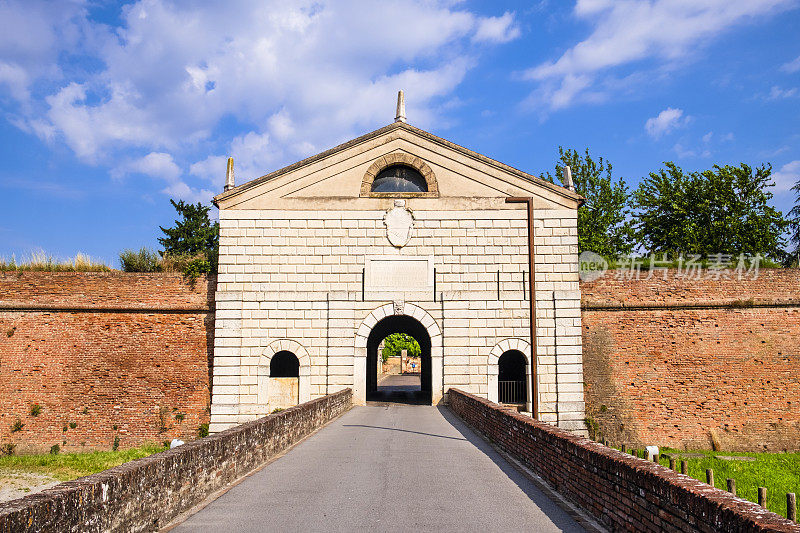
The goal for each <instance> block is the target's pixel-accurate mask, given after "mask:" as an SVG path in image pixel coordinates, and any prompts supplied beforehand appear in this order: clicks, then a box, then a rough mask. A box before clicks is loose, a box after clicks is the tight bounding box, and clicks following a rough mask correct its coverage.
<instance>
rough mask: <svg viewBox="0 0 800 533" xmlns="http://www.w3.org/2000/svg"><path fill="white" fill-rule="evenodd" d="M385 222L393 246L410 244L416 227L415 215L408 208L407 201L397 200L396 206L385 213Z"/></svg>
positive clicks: (398, 246)
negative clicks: (412, 231) (413, 229)
mask: <svg viewBox="0 0 800 533" xmlns="http://www.w3.org/2000/svg"><path fill="white" fill-rule="evenodd" d="M383 223H384V225H385V226H386V238H388V239H389V242H390V243H392V246H396V247H397V248H402V247H403V246H405V245H406V244H408V241H409V240H410V239H411V230H412V228H413V227H414V215H412V214H411V211H409V210H408V208H406V206H405V201H403V200H395V202H394V207H393V208H391V209H389V210H388V211H387V212H386V215H384V217H383Z"/></svg>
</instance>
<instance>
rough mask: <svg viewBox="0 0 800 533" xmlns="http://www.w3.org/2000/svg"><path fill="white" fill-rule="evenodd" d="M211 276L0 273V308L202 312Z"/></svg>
mask: <svg viewBox="0 0 800 533" xmlns="http://www.w3.org/2000/svg"><path fill="white" fill-rule="evenodd" d="M215 288H216V276H200V277H198V278H197V279H195V280H189V279H186V278H184V276H183V275H182V274H180V273H165V272H152V273H150V272H148V273H139V272H117V271H114V272H28V271H21V272H14V271H8V272H0V310H2V311H9V312H34V311H42V312H116V313H125V312H159V313H162V312H164V313H169V312H173V313H207V312H210V311H213V310H214V289H215Z"/></svg>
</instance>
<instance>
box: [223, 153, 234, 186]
mask: <svg viewBox="0 0 800 533" xmlns="http://www.w3.org/2000/svg"><path fill="white" fill-rule="evenodd" d="M234 187H235V185H234V184H233V158H232V157H229V158H228V170H227V171H226V172H225V190H226V191H227V190H230V189H233V188H234Z"/></svg>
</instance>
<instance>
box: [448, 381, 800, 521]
mask: <svg viewBox="0 0 800 533" xmlns="http://www.w3.org/2000/svg"><path fill="white" fill-rule="evenodd" d="M447 401H448V406H449V407H450V409H451V410H452V411H453V412H454V413H455V414H456V415H458V416H459V417H461V418H462V419H463V420H464V421H465V422H467V423H468V424H469V425H471V426H472V427H473V428H475V429H476V430H478V431H479V432H480V433H482V434H483V435H485V436H486V437H487V438H488V439H489V440H490V441H492V442H493V443H494V444H495V445H496V446H498V447H499V448H500V449H502V450H503V451H505V452H506V453H508V454H509V455H511V456H513V457H514V458H516V459H517V460H519V461H521V462H522V463H523V464H524V465H526V466H527V467H528V468H530V469H531V470H533V471H534V472H535V473H536V474H538V475H539V476H541V477H542V478H543V479H544V480H545V481H546V482H547V483H548V484H549V485H550V486H551V487H553V488H554V489H555V490H556V491H558V492H559V493H560V494H562V495H563V496H565V497H566V498H567V499H569V500H570V501H572V502H573V503H574V504H576V505H578V506H580V507H581V508H583V509H584V510H585V511H587V512H589V513H590V514H591V515H593V516H594V517H595V518H596V519H597V520H598V521H599V522H600V523H602V524H603V525H605V526H606V527H608V528H610V529H611V530H614V531H654V532H655V531H686V532H689V531H720V532H722V531H724V532H729V531H794V532H797V531H800V526H798V525H797V524H794V523H793V522H790V521H789V520H786V519H785V518H783V517H781V516H779V515H777V514H775V513H772V512H769V511H767V510H765V509H763V508H762V507H760V506H758V505H756V504H754V503H751V502H748V501H746V500H743V499H741V498H737V497H736V496H734V495H732V494H730V493H728V492H725V491H723V490H720V489H716V488H713V487H711V486H709V485H707V484H705V483H702V482H700V481H697V480H695V479H692V478H690V477H688V476H685V475H682V474H679V473H677V472H673V471H672V470H670V469H668V468H665V467H663V466H660V465H657V464H655V463H651V462H648V461H645V460H644V459H639V458H636V457H634V456H632V455H629V454H626V453H622V452H620V451H617V450H614V449H612V448H608V447H606V446H603V445H601V444H599V443H596V442H593V441H591V440H589V439H586V438H583V437H578V436H576V435H573V434H572V433H569V432H567V431H564V430H562V429H559V428H557V427H555V426H551V425H549V424H546V423H543V422H539V421H536V420H533V419H531V418H529V417H527V416H524V415H521V414H518V413H516V412H513V411H510V410H506V409H503V408H501V407H500V406H498V405H497V404H494V403H492V402H489V401H488V400H484V399H482V398H478V397H477V396H473V395H471V394H467V393H465V392H462V391H460V390H457V389H450V390H449V392H448V395H447Z"/></svg>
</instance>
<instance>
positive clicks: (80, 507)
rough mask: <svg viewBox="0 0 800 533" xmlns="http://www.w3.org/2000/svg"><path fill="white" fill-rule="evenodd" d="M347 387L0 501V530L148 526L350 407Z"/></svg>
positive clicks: (171, 516) (169, 517) (171, 515)
mask: <svg viewBox="0 0 800 533" xmlns="http://www.w3.org/2000/svg"><path fill="white" fill-rule="evenodd" d="M352 399H353V393H352V390H351V389H344V390H342V391H339V392H336V393H333V394H330V395H328V396H324V397H322V398H318V399H316V400H311V401H310V402H306V403H303V404H300V405H298V406H295V407H292V408H289V409H287V410H285V411H282V412H280V413H276V414H273V415H269V416H266V417H263V418H259V419H258V420H254V421H252V422H248V423H245V424H242V425H240V426H236V427H234V428H231V429H228V430H226V431H223V432H221V433H217V434H215V435H212V436H209V437H206V438H203V439H199V440H196V441H193V442H188V443H186V444H184V445H182V446H178V447H176V448H173V449H171V450H167V451H165V452H161V453H158V454H155V455H151V456H149V457H144V458H142V459H137V460H135V461H131V462H128V463H125V464H122V465H120V466H117V467H115V468H111V469H109V470H106V471H104V472H100V473H97V474H93V475H91V476H86V477H82V478H79V479H76V480H73V481H68V482H66V483H62V484H60V485H57V486H55V487H53V488H51V489H47V490H45V491H43V492H41V493H38V494H32V495H30V496H26V497H24V498H19V499H17V500H12V501H10V502H6V503H0V532H11V531H14V532H19V531H30V532H33V531H37V532H38V531H59V532H63V531H75V532H78V531H152V530H158V529H159V528H160V527H163V526H165V525H167V523H169V522H170V521H171V520H172V519H174V518H175V517H177V516H178V515H179V514H180V513H182V512H184V511H187V510H189V509H191V508H192V507H194V506H195V505H197V504H198V503H200V502H202V501H203V500H204V499H205V498H206V497H208V496H209V495H211V494H212V493H214V492H215V491H217V490H219V489H221V488H224V487H225V486H226V485H228V484H230V483H232V482H233V481H236V480H237V479H239V478H241V477H242V476H244V475H246V474H247V473H249V472H251V471H252V470H253V469H255V468H257V467H258V466H260V465H262V464H263V463H264V462H266V461H267V460H268V459H270V458H271V457H274V456H275V455H276V454H278V453H280V452H281V451H283V450H285V449H287V448H288V447H289V446H291V445H293V444H295V443H296V442H298V441H299V440H301V439H302V438H304V437H306V436H307V435H309V434H310V433H312V432H313V431H315V430H316V429H319V428H320V427H322V426H323V425H324V424H325V423H327V422H329V421H330V420H332V419H334V418H336V417H338V416H339V415H341V414H342V413H344V412H345V411H347V410H348V409H350V407H351V406H352Z"/></svg>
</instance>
